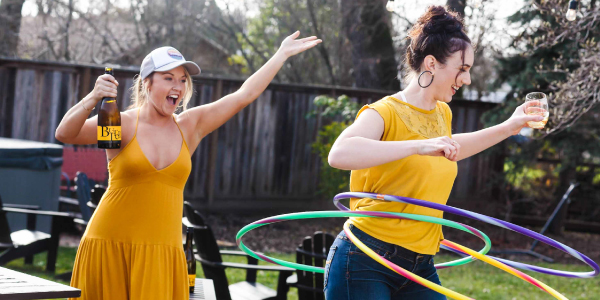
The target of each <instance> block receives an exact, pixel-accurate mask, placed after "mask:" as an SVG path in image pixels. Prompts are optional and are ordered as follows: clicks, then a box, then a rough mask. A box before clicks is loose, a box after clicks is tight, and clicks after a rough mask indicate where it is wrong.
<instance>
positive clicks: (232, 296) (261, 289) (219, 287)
mask: <svg viewBox="0 0 600 300" xmlns="http://www.w3.org/2000/svg"><path fill="white" fill-rule="evenodd" d="M184 213H185V216H186V217H185V218H184V220H183V222H184V225H186V226H188V227H193V228H194V242H195V244H196V250H197V254H196V255H195V256H196V260H197V261H199V262H200V264H201V265H202V269H203V270H204V275H205V276H206V278H208V279H212V280H213V283H214V286H215V292H216V295H217V299H219V300H236V299H247V300H250V299H257V300H258V299H263V300H267V299H268V300H275V299H287V292H288V290H289V286H288V285H287V284H286V283H285V280H286V278H287V277H288V276H290V275H292V273H293V272H294V269H291V268H286V267H280V266H259V265H258V261H257V260H256V259H255V258H253V257H251V256H248V255H246V253H244V252H242V251H232V250H219V246H218V245H217V241H216V239H215V236H214V234H213V231H212V229H211V228H210V226H209V225H208V224H206V222H205V221H204V218H203V217H202V215H201V214H200V213H199V212H198V211H196V210H194V209H193V208H192V206H191V205H190V204H189V203H188V202H184ZM222 255H239V256H246V257H247V258H248V263H247V264H241V263H230V262H223V259H222V257H221V256H222ZM226 268H238V269H245V270H246V281H242V282H238V283H235V284H232V285H229V283H228V281H227V276H226V275H225V269H226ZM259 270H262V271H275V272H279V279H278V283H277V291H275V290H273V289H270V288H268V287H266V286H264V285H262V284H260V283H257V282H256V272H257V271H259Z"/></svg>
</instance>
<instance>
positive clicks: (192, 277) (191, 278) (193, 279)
mask: <svg viewBox="0 0 600 300" xmlns="http://www.w3.org/2000/svg"><path fill="white" fill-rule="evenodd" d="M188 284H189V285H190V286H196V274H189V275H188Z"/></svg>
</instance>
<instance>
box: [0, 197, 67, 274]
mask: <svg viewBox="0 0 600 300" xmlns="http://www.w3.org/2000/svg"><path fill="white" fill-rule="evenodd" d="M6 213H18V214H24V215H26V216H27V229H23V230H18V231H15V232H12V231H11V230H10V227H9V224H8V220H7V218H6ZM37 216H50V217H52V222H51V228H50V234H47V233H45V232H41V231H37V230H36V221H37ZM74 217H75V216H74V215H73V214H72V213H65V212H56V211H44V210H38V207H37V206H31V205H18V204H3V203H2V197H1V196H0V252H1V254H0V266H1V265H5V264H7V263H8V262H10V261H12V260H15V259H18V258H22V257H24V258H25V263H27V264H31V263H33V255H34V254H38V253H41V252H48V258H47V261H46V271H50V272H54V271H55V269H56V256H57V252H58V242H59V238H60V232H61V228H63V227H64V224H66V223H67V222H73V218H74Z"/></svg>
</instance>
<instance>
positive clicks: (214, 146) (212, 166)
mask: <svg viewBox="0 0 600 300" xmlns="http://www.w3.org/2000/svg"><path fill="white" fill-rule="evenodd" d="M221 97H223V81H222V80H219V81H218V82H217V85H216V87H215V92H214V94H213V98H212V99H213V101H216V100H218V99H221ZM209 139H210V150H209V152H208V154H209V157H208V174H207V178H206V179H207V181H206V196H207V197H208V206H209V207H210V206H211V205H212V203H213V201H214V197H215V186H214V185H215V176H216V174H215V173H216V160H217V154H218V153H217V152H218V150H219V149H218V140H219V131H218V130H215V131H214V132H212V133H210V134H209Z"/></svg>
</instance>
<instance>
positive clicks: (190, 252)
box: [185, 227, 196, 294]
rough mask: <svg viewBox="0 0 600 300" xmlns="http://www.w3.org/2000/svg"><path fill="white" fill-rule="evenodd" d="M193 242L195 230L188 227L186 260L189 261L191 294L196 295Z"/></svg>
mask: <svg viewBox="0 0 600 300" xmlns="http://www.w3.org/2000/svg"><path fill="white" fill-rule="evenodd" d="M193 240H194V228H192V227H188V229H187V235H186V237H185V260H186V261H187V270H188V283H189V287H190V294H192V293H194V287H195V286H196V259H195V258H194V248H193V247H192V241H193Z"/></svg>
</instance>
